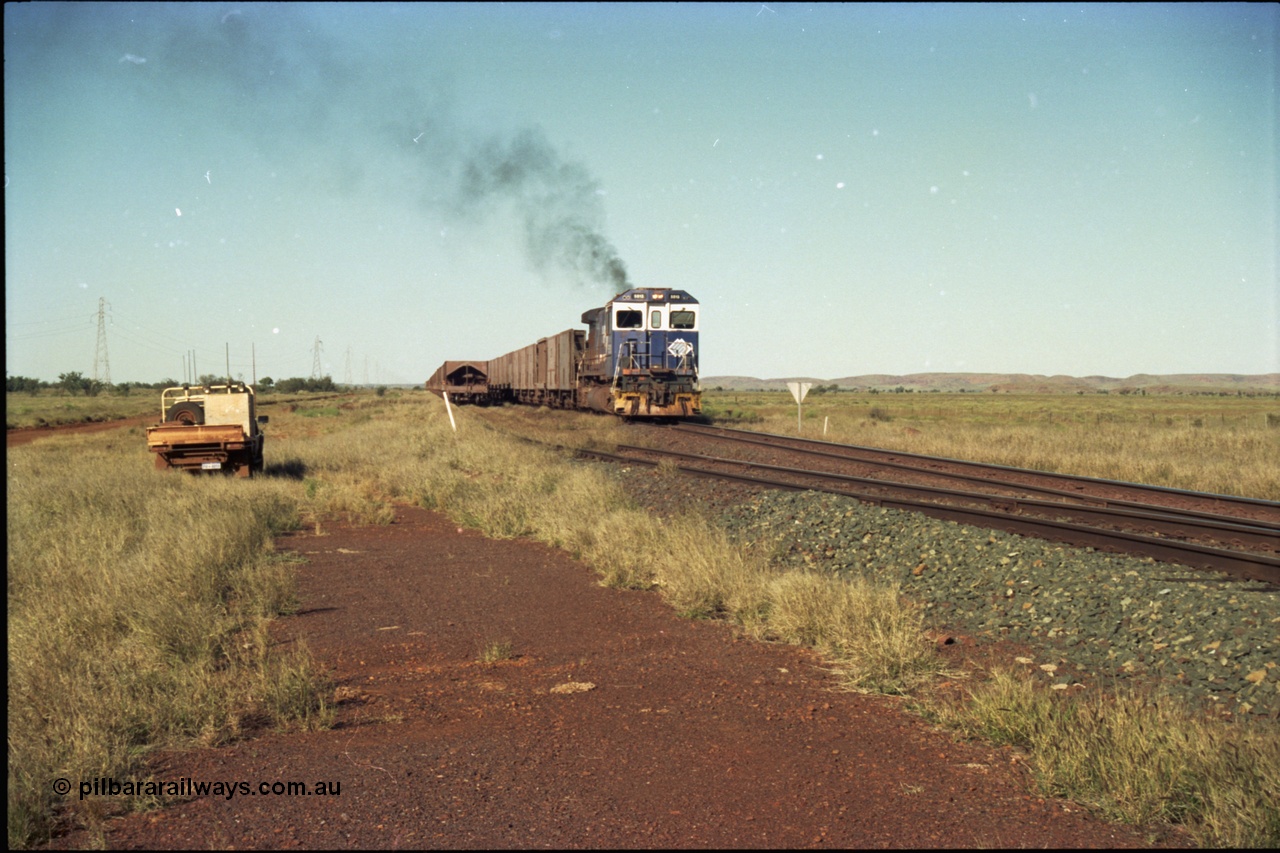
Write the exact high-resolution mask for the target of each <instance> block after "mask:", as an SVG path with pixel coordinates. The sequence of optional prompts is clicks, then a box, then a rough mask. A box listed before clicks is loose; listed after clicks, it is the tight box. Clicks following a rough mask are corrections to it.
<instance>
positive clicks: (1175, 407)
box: [706, 392, 1280, 500]
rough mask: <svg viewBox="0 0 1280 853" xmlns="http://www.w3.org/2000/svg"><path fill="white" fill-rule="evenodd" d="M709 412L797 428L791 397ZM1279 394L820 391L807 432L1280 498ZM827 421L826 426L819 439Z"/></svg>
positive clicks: (782, 429)
mask: <svg viewBox="0 0 1280 853" xmlns="http://www.w3.org/2000/svg"><path fill="white" fill-rule="evenodd" d="M706 410H707V411H708V412H709V413H710V414H711V415H712V416H713V417H714V416H720V417H722V418H726V415H727V414H728V413H730V412H731V413H732V417H727V418H726V420H727V421H728V422H729V425H735V423H734V422H735V421H737V422H740V424H739V425H741V426H743V427H746V428H749V429H753V430H759V431H762V432H777V433H781V434H784V435H794V434H795V432H796V408H795V403H794V402H791V401H790V397H789V395H786V394H777V393H764V392H758V393H750V392H720V393H710V394H707V395H706ZM1278 424H1280V401H1277V400H1276V399H1274V398H1267V397H1256V398H1251V397H1239V398H1237V397H1226V398H1218V397H1181V396H1168V397H1157V396H1150V397H1139V396H1125V397H1121V396H1117V395H1105V396H1104V395H1086V396H1083V397H1079V396H1075V395H1067V394H1062V395H981V394H849V393H839V394H825V395H821V396H818V397H810V398H808V399H806V401H805V406H804V431H803V433H802V434H803V435H804V436H805V437H807V438H825V439H826V440H828V441H836V442H841V443H845V444H858V445H868V446H873V447H883V448H889V449H893V450H905V451H910V452H913V453H924V454H928V455H933V456H949V457H953V458H956V459H971V460H976V461H982V462H992V463H995V464H999V465H1011V466H1014V467H1018V468H1033V469H1037V470H1043V471H1058V472H1063V473H1069V474H1079V475H1084V476H1090V477H1102V478H1105V479H1111V480H1126V481H1131V482H1139V483H1151V484H1155V485H1162V486H1170V487H1173V488H1180V489H1192V490H1195V491H1204V492H1218V493H1221V494H1233V495H1244V496H1247V497H1256V498H1264V499H1267V500H1280V426H1278ZM824 426H825V427H826V432H825V435H824Z"/></svg>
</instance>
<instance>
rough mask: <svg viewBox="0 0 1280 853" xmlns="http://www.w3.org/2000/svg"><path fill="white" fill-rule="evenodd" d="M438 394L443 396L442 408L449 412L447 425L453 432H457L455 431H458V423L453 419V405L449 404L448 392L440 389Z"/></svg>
mask: <svg viewBox="0 0 1280 853" xmlns="http://www.w3.org/2000/svg"><path fill="white" fill-rule="evenodd" d="M440 396H441V397H444V409H445V411H446V412H448V413H449V426H451V427H453V431H454V432H457V431H458V424H457V422H456V421H454V419H453V406H450V405H449V392H448V391H441V392H440Z"/></svg>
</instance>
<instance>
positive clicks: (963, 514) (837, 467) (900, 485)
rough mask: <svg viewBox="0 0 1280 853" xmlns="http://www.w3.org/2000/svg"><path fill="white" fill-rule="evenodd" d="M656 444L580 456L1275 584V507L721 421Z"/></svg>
mask: <svg viewBox="0 0 1280 853" xmlns="http://www.w3.org/2000/svg"><path fill="white" fill-rule="evenodd" d="M660 428H661V429H664V430H667V431H669V432H668V433H667V434H666V435H664V437H663V445H664V446H663V447H662V448H655V447H641V446H636V445H620V446H619V447H618V448H617V450H618V453H613V454H609V453H602V452H597V451H583V452H582V455H588V456H594V457H597V458H604V459H611V460H613V461H619V462H627V463H631V464H640V465H657V464H658V463H659V461H661V460H663V459H669V460H674V461H676V462H677V465H676V467H677V468H678V470H680V471H682V472H684V473H686V474H691V475H694V476H702V477H712V478H717V479H723V480H731V481H736V482H740V483H747V484H751V485H757V486H763V487H767V488H780V489H791V490H814V491H822V492H827V493H831V494H838V495H843V496H846V497H851V498H855V499H857V500H859V501H862V502H864V503H870V504H874V505H878V506H886V507H891V508H895V509H902V510H909V511H912V512H919V513H923V514H926V515H930V516H934V517H937V518H943V519H947V520H951V521H957V522H961V523H965V524H972V525H977V526H983V527H989V528H994V529H1001V530H1006V531H1009V532H1013V533H1018V534H1021V535H1026V536H1034V537H1038V538H1042V539H1049V540H1053V541H1059V542H1065V543H1067V544H1071V545H1075V546H1079V547H1093V548H1097V549H1099V550H1106V551H1117V552H1122V553H1129V554H1134V555H1139V556H1146V557H1151V558H1154V559H1156V560H1160V561H1164V562H1173V563H1180V564H1183V565H1187V566H1191V567H1194V568H1200V569H1207V570H1214V571H1222V572H1225V573H1227V574H1230V575H1232V576H1234V577H1239V578H1244V579H1250V580H1257V581H1264V582H1267V583H1270V584H1272V585H1273V586H1276V587H1280V555H1278V552H1280V504H1278V503H1275V502H1271V501H1264V500H1258V499H1252V498H1242V497H1236V496H1232V495H1215V494H1206V493H1199V492H1190V491H1186V490H1180V489H1170V488H1165V487H1159V486H1147V485H1143V484H1137V483H1123V482H1118V481H1111V480H1101V479H1097V478H1089V477H1075V476H1070V475H1062V474H1051V473H1045V472H1040V471H1033V470H1027V469H1017V468H1010V467H1006V466H999V465H988V464H983V463H973V462H966V461H962V460H955V459H945V458H941V457H929V456H923V455H920V454H912V453H904V452H900V451H886V450H880V449H877V448H868V447H857V446H851V445H840V444H832V443H829V442H822V441H815V440H812V439H798V438H793V437H790V436H778V435H772V434H767V433H754V432H749V431H745V430H735V429H727V428H723V427H702V426H692V425H685V424H681V425H677V426H666V427H660Z"/></svg>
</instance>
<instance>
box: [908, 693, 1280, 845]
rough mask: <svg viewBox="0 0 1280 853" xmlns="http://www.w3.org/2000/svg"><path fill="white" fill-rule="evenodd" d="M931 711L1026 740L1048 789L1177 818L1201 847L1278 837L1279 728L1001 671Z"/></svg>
mask: <svg viewBox="0 0 1280 853" xmlns="http://www.w3.org/2000/svg"><path fill="white" fill-rule="evenodd" d="M928 713H929V714H930V715H931V716H934V717H936V718H937V719H939V720H940V721H942V722H943V723H945V724H947V725H949V726H950V727H952V728H955V729H957V730H959V731H961V732H964V733H966V734H970V735H977V736H981V737H983V738H985V739H987V740H990V741H994V742H996V743H1005V744H1011V745H1014V746H1019V747H1022V748H1024V749H1026V750H1028V752H1029V754H1030V761H1031V766H1032V768H1033V770H1034V772H1035V775H1036V777H1037V779H1038V781H1039V783H1040V785H1041V787H1042V788H1043V789H1044V790H1045V791H1046V792H1048V793H1051V794H1053V795H1056V796H1064V797H1069V798H1071V799H1074V800H1077V801H1079V802H1083V803H1086V804H1088V805H1090V806H1092V807H1093V808H1095V809H1096V810H1097V811H1098V812H1100V813H1101V814H1103V815H1105V816H1107V817H1109V818H1112V819H1114V820H1122V821H1127V822H1130V823H1137V824H1147V823H1152V822H1156V821H1166V822H1169V823H1179V824H1183V825H1185V826H1187V828H1188V829H1189V830H1190V831H1191V832H1192V834H1193V836H1194V837H1195V839H1196V841H1197V842H1199V843H1200V844H1203V845H1206V846H1215V847H1229V848H1236V847H1275V846H1276V843H1277V841H1280V737H1277V734H1276V731H1275V728H1274V726H1273V725H1272V724H1270V723H1267V722H1261V721H1248V720H1246V721H1241V722H1237V723H1235V724H1233V725H1229V726H1228V725H1224V724H1223V723H1222V722H1220V721H1218V720H1211V719H1208V718H1206V717H1204V716H1201V715H1197V714H1193V713H1191V712H1190V711H1188V710H1187V709H1186V708H1185V706H1183V705H1181V704H1179V703H1178V702H1175V701H1169V700H1168V697H1162V696H1159V695H1156V694H1144V693H1137V692H1125V693H1121V694H1119V695H1112V696H1104V695H1100V694H1097V693H1091V694H1088V695H1081V696H1063V695H1062V694H1059V693H1054V692H1052V691H1050V690H1047V689H1045V688H1043V687H1040V686H1037V685H1036V684H1034V683H1033V682H1029V681H1027V680H1025V679H1024V678H1022V677H1021V676H1018V675H1014V674H1011V673H1008V672H997V673H995V674H994V676H993V677H992V678H991V679H990V680H988V681H986V682H984V683H982V684H980V685H978V686H976V687H975V688H974V689H973V690H972V691H971V695H970V697H969V699H968V701H966V702H964V703H963V704H956V705H935V706H933V707H931V708H930V709H929V711H928Z"/></svg>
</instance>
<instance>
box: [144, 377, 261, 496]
mask: <svg viewBox="0 0 1280 853" xmlns="http://www.w3.org/2000/svg"><path fill="white" fill-rule="evenodd" d="M160 420H161V422H160V423H159V424H157V425H156V426H151V427H147V450H149V451H151V452H152V453H154V454H155V455H156V468H157V469H158V470H162V471H163V470H171V469H181V470H185V471H220V472H223V473H227V474H235V475H236V476H237V477H252V476H253V475H254V474H255V473H261V471H262V443H263V435H262V431H261V430H260V429H259V425H260V424H265V423H266V422H267V417H266V416H265V415H261V416H260V415H258V414H257V412H256V405H255V399H254V393H253V387H252V386H250V385H246V384H244V383H243V382H235V383H229V384H227V385H205V386H197V387H194V388H193V387H191V386H189V385H183V386H181V387H176V388H166V389H164V391H163V392H161V394H160Z"/></svg>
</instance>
